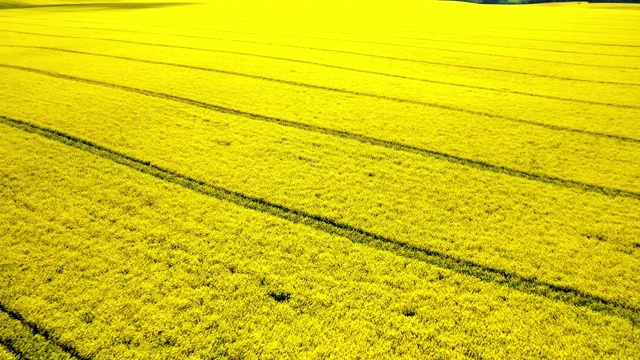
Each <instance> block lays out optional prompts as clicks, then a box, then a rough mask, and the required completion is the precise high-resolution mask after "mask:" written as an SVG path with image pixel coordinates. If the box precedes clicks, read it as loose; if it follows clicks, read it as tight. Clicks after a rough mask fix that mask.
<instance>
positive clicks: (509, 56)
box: [0, 16, 640, 70]
mask: <svg viewBox="0 0 640 360" xmlns="http://www.w3.org/2000/svg"><path fill="white" fill-rule="evenodd" d="M0 17H4V18H9V19H14V18H15V17H14V16H0ZM29 19H35V20H45V21H50V20H51V19H43V18H35V17H30V18H29ZM55 21H65V22H77V23H87V24H96V22H93V21H80V20H68V19H55ZM21 24H22V23H21ZM98 24H105V23H98ZM29 25H39V24H29ZM145 25H147V26H153V27H164V28H170V29H180V30H201V31H210V32H221V33H227V34H243V35H267V36H275V37H285V38H298V39H315V40H327V41H337V42H348V43H356V44H371V45H383V46H393V47H401V48H412V49H425V50H436V51H442V52H450V53H457V54H470V55H481V56H491V57H497V58H501V59H517V60H527V61H537V62H544V63H551V64H562V65H571V66H583V67H596V68H609V69H629V70H638V69H640V68H638V67H633V66H622V65H602V64H584V63H576V62H569V61H561V60H549V59H539V58H529V57H524V56H514V55H504V54H495V53H485V52H479V51H468V50H459V49H447V48H441V47H433V46H418V45H409V44H398V43H389V42H380V41H366V40H355V39H338V38H330V37H321V36H302V35H293V34H276V33H261V32H249V31H233V30H221V29H210V28H198V27H185V26H170V25H160V24H145ZM88 29H90V28H88ZM111 31H119V32H130V33H139V31H131V30H121V29H112V30H111ZM154 34H155V33H154ZM338 34H346V35H362V34H355V33H338ZM175 36H178V35H175ZM384 37H387V38H392V39H414V40H419V38H412V37H406V36H391V35H385V36H384ZM599 45H610V44H599ZM612 46H617V45H615V44H614V45H612ZM639 47H640V46H639Z"/></svg>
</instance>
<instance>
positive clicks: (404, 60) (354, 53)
mask: <svg viewBox="0 0 640 360" xmlns="http://www.w3.org/2000/svg"><path fill="white" fill-rule="evenodd" d="M16 24H22V23H16ZM22 25H24V24H22ZM26 25H30V24H26ZM31 25H33V24H31ZM36 26H46V25H36ZM52 26H53V25H52ZM63 27H64V26H63ZM69 27H71V28H76V29H77V28H78V27H74V26H69ZM89 29H93V30H99V31H113V30H111V29H99V28H89ZM0 31H5V32H14V33H23V34H30V35H40V36H51V37H60V38H80V39H92V40H107V41H121V42H125V41H122V40H119V39H110V38H95V37H76V36H70V35H51V34H39V33H30V32H21V31H13V30H5V29H0ZM115 31H122V32H133V33H138V34H147V35H163V36H176V37H185V38H195V39H203V40H215V41H227V42H236V43H244V44H255V45H267V46H281V47H287V48H292V49H302V50H312V51H320V52H328V53H336V54H346V55H355V56H361V57H368V58H374V59H384V60H392V61H399V62H410V63H417V64H426V65H434V66H444V67H453V68H460V69H470V70H479V71H493V72H499V73H507V74H516V75H522V76H531V77H539V78H544V79H555V80H563V81H576V82H585V83H592V84H607V85H618V86H620V85H622V86H640V83H627V82H616V81H600V80H590V79H579V78H570V77H563V76H555V75H545V74H537V73H529V72H524V71H516V70H507V69H497V68H488V67H482V66H473V65H461V64H450V63H444V62H439V61H429V60H418V59H407V58H401V57H396V56H387V55H378V54H369V53H360V52H355V51H346V50H334V49H327V48H316V47H310V46H300V45H288V44H278V43H270V42H261V41H251V40H237V39H225V38H213V37H204V36H195V35H172V34H162V33H149V32H142V31H140V32H138V31H130V30H117V29H116V30H115ZM132 42H134V43H136V42H135V41H132ZM638 57H640V55H638Z"/></svg>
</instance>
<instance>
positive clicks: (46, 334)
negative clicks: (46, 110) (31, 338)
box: [0, 115, 92, 360]
mask: <svg viewBox="0 0 640 360" xmlns="http://www.w3.org/2000/svg"><path fill="white" fill-rule="evenodd" d="M2 119H3V116H1V115H0V121H2ZM2 122H3V123H5V124H6V122H5V121H2ZM0 311H1V312H3V313H5V314H7V315H8V316H9V317H10V318H12V319H14V320H16V321H18V322H20V324H22V325H23V326H24V327H26V328H27V329H29V330H30V331H31V332H32V333H33V334H35V335H40V336H42V337H43V338H44V339H46V340H47V341H48V342H49V343H50V344H52V345H55V346H56V347H58V348H59V349H60V350H62V351H63V352H65V353H66V354H68V355H69V356H70V357H71V358H72V359H78V360H90V359H92V356H86V355H82V354H80V352H79V351H78V350H77V349H76V348H74V347H73V346H71V345H69V344H65V343H61V342H60V341H59V340H58V339H57V338H56V337H55V336H53V335H52V334H51V332H50V331H49V330H47V329H45V328H42V327H41V326H40V325H38V324H36V323H34V322H31V321H29V320H27V319H25V318H24V317H23V316H22V315H20V313H18V312H16V311H13V310H11V309H9V308H8V307H6V306H5V305H4V304H2V303H0Z"/></svg>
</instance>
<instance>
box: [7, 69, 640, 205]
mask: <svg viewBox="0 0 640 360" xmlns="http://www.w3.org/2000/svg"><path fill="white" fill-rule="evenodd" d="M0 67H4V68H8V69H14V70H20V71H26V72H31V73H35V74H40V75H45V76H50V77H54V78H58V79H64V80H71V81H76V82H82V83H86V84H92V85H98V86H103V87H108V88H113V89H118V90H123V91H127V92H131V93H136V94H141V95H145V96H149V97H154V98H159V99H165V100H170V101H175V102H179V103H183V104H188V105H192V106H196V107H200V108H203V109H208V110H212V111H215V112H219V113H224V114H230V115H235V116H239V117H244V118H247V119H251V120H257V121H264V122H270V123H275V124H278V125H282V126H287V127H292V128H296V129H300V130H304V131H309V132H315V133H320V134H325V135H330V136H335V137H340V138H344V139H348V140H355V141H358V142H361V143H365V144H370V145H375V146H381V147H385V148H389V149H393V150H398V151H404V152H411V153H415V154H419V155H422V156H426V157H429V158H436V159H439V160H444V161H448V162H451V163H455V164H459V165H463V166H469V167H474V168H478V169H482V170H485V171H490V172H494V173H501V174H505V175H509V176H513V177H519V178H523V179H527V180H533V181H538V182H543V183H548V184H552V185H555V186H560V187H565V188H574V189H580V190H582V191H587V192H594V193H599V194H602V195H605V196H611V197H618V196H620V197H627V198H632V199H636V200H640V193H637V192H633V191H629V190H622V189H616V188H610V187H606V186H600V185H593V184H588V183H584V182H580V181H575V180H567V179H562V178H559V177H555V176H549V175H545V174H536V173H530V172H526V171H522V170H517V169H513V168H509V167H506V166H501V165H496V164H492V163H488V162H485V161H480V160H473V159H468V158H463V157H460V156H456V155H452V154H448V153H445V152H441V151H436V150H431V149H424V148H420V147H417V146H411V145H406V144H402V143H398V142H394V141H389V140H384V139H378V138H374V137H370V136H367V135H361V134H358V133H352V132H348V131H342V130H335V129H331V128H326V127H322V126H316V125H310V124H306V123H302V122H297V121H291V120H286V119H281V118H276V117H271V116H265V115H260V114H254V113H250V112H246V111H242V110H237V109H232V108H227V107H223V106H219V105H214V104H209V103H206V102H203V101H198V100H193V99H188V98H184V97H180V96H175V95H170V94H165V93H160V92H156V91H151V90H144V89H138V88H133V87H129V86H125V85H117V84H111V83H106V82H102V81H97V80H91V79H83V78H78V77H74V76H70V75H64V74H59V73H54V72H49V71H44V70H38V69H32V68H26V67H22V66H15V65H7V64H0Z"/></svg>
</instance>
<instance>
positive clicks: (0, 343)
mask: <svg viewBox="0 0 640 360" xmlns="http://www.w3.org/2000/svg"><path fill="white" fill-rule="evenodd" d="M0 348H4V349H6V350H7V351H8V352H9V353H10V354H11V355H13V356H15V357H16V358H17V359H20V360H22V359H26V358H27V357H26V355H25V354H24V353H22V352H21V351H20V350H18V349H17V348H16V347H15V346H13V341H12V340H11V338H3V337H0Z"/></svg>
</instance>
